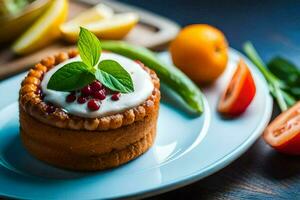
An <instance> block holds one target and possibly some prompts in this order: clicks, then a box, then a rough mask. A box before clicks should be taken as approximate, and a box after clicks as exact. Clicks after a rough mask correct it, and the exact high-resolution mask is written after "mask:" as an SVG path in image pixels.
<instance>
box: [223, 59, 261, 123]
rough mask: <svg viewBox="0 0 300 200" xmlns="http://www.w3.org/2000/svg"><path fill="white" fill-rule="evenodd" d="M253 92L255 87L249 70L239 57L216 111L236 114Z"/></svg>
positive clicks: (242, 109)
mask: <svg viewBox="0 0 300 200" xmlns="http://www.w3.org/2000/svg"><path fill="white" fill-rule="evenodd" d="M255 93H256V87H255V83H254V80H253V78H252V75H251V72H250V70H249V69H248V67H247V65H246V63H245V62H244V61H243V60H242V59H241V60H240V61H239V63H238V66H237V69H236V71H235V72H234V74H233V77H232V80H231V81H230V83H229V85H228V86H227V88H226V90H225V92H224V93H223V94H222V96H221V99H220V101H219V105H218V111H219V112H220V113H221V114H222V115H225V116H229V117H234V116H238V115H240V114H242V113H243V112H244V111H245V110H246V109H247V107H248V106H249V105H250V103H251V101H252V100H253V98H254V96H255Z"/></svg>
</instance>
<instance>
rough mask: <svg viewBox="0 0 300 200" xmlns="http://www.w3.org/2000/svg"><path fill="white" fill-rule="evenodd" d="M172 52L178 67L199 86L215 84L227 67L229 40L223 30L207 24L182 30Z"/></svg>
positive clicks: (174, 42) (190, 26)
mask: <svg viewBox="0 0 300 200" xmlns="http://www.w3.org/2000/svg"><path fill="white" fill-rule="evenodd" d="M169 50H170V53H171V57H172V60H173V63H174V64H175V66H176V67H178V68H179V69H181V70H182V71H183V72H184V73H185V74H186V75H187V76H188V77H190V78H191V79H192V80H193V81H194V82H195V83H197V84H207V83H211V82H213V81H215V80H216V79H217V78H218V77H219V76H220V75H221V74H222V72H223V71H224V70H225V68H226V66H227V60H228V44H227V41H226V38H225V36H224V34H223V33H222V32H221V31H220V30H218V29H216V28H215V27H212V26H210V25H207V24H194V25H189V26H187V27H185V28H183V29H182V30H181V31H180V33H179V34H178V35H177V37H176V38H175V39H174V41H173V42H172V43H171V45H170V49H169Z"/></svg>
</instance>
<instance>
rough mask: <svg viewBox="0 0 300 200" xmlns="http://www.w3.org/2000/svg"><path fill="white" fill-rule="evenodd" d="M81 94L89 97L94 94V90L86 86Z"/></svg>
mask: <svg viewBox="0 0 300 200" xmlns="http://www.w3.org/2000/svg"><path fill="white" fill-rule="evenodd" d="M81 94H82V96H85V97H87V96H89V95H91V94H92V90H91V87H90V86H89V85H87V86H85V87H84V88H82V89H81Z"/></svg>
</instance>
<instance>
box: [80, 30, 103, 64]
mask: <svg viewBox="0 0 300 200" xmlns="http://www.w3.org/2000/svg"><path fill="white" fill-rule="evenodd" d="M77 47H78V50H79V54H80V57H81V59H82V61H83V62H84V63H85V64H86V65H87V66H89V67H90V68H91V67H94V66H95V65H96V64H97V63H98V61H99V58H100V55H101V44H100V41H99V40H98V38H97V37H96V36H95V35H94V34H93V33H91V32H90V31H88V30H87V29H85V28H82V27H80V33H79V40H78V44H77Z"/></svg>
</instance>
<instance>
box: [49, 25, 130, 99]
mask: <svg viewBox="0 0 300 200" xmlns="http://www.w3.org/2000/svg"><path fill="white" fill-rule="evenodd" d="M77 46H78V50H79V54H80V57H81V59H82V61H76V62H71V63H68V64H66V65H64V66H63V67H62V68H60V69H59V70H57V71H56V72H55V73H54V74H53V75H52V76H51V78H50V80H49V82H48V85H47V88H49V89H52V90H57V91H74V90H78V89H82V88H83V89H82V91H81V92H82V93H83V96H88V95H90V94H91V88H90V86H87V85H88V84H90V83H92V82H93V81H95V80H99V81H100V82H101V84H103V85H104V86H105V87H107V88H109V89H110V90H112V91H116V92H121V93H130V92H133V91H134V87H133V82H132V79H131V76H130V74H129V73H128V72H127V71H126V70H125V69H124V68H123V67H122V66H121V65H120V64H119V63H118V62H117V61H114V60H102V61H100V62H99V59H100V55H101V44H100V41H99V40H98V39H97V37H96V36H95V35H94V34H92V33H91V32H89V31H88V30H87V29H85V28H82V27H81V28H80V36H79V41H78V45H77ZM98 62H99V63H98Z"/></svg>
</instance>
